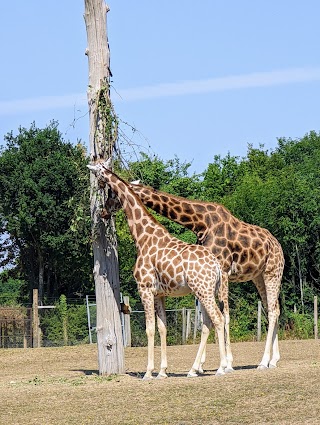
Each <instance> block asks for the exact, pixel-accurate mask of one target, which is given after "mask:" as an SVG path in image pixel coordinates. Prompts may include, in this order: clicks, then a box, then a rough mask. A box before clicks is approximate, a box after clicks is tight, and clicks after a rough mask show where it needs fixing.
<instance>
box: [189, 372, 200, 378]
mask: <svg viewBox="0 0 320 425" xmlns="http://www.w3.org/2000/svg"><path fill="white" fill-rule="evenodd" d="M198 376H199V375H198V374H197V372H191V371H190V372H189V373H188V375H187V378H198Z"/></svg>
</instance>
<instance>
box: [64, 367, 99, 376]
mask: <svg viewBox="0 0 320 425" xmlns="http://www.w3.org/2000/svg"><path fill="white" fill-rule="evenodd" d="M71 372H81V373H83V374H84V375H87V376H90V375H99V371H98V370H97V369H92V370H91V369H71Z"/></svg>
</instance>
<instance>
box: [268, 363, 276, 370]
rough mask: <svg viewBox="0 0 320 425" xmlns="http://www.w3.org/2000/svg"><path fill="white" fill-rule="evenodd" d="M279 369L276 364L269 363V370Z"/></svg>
mask: <svg viewBox="0 0 320 425" xmlns="http://www.w3.org/2000/svg"><path fill="white" fill-rule="evenodd" d="M276 367H277V365H276V364H272V363H269V369H275V368H276Z"/></svg>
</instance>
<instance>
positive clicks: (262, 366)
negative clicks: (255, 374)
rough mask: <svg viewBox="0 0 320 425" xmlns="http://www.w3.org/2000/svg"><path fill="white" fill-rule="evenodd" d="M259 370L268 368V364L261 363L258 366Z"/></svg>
mask: <svg viewBox="0 0 320 425" xmlns="http://www.w3.org/2000/svg"><path fill="white" fill-rule="evenodd" d="M257 369H258V370H268V366H266V365H264V364H259V366H258V367H257Z"/></svg>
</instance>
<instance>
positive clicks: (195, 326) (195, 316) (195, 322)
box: [193, 303, 199, 344]
mask: <svg viewBox="0 0 320 425" xmlns="http://www.w3.org/2000/svg"><path fill="white" fill-rule="evenodd" d="M198 316H199V305H198V303H196V308H195V311H194V328H193V343H194V344H195V342H196V338H197V330H198Z"/></svg>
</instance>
